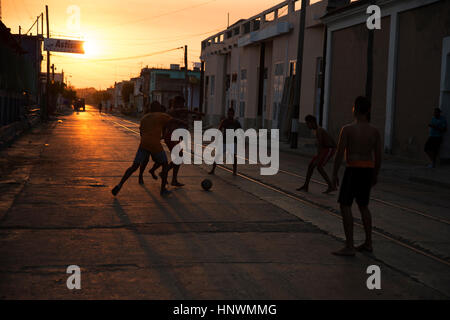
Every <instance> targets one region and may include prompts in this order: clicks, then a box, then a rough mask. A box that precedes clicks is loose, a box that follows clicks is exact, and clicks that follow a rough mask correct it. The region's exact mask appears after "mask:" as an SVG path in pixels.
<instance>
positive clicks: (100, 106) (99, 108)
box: [98, 102, 102, 113]
mask: <svg viewBox="0 0 450 320" xmlns="http://www.w3.org/2000/svg"><path fill="white" fill-rule="evenodd" d="M98 112H99V113H102V103H101V102H100V103H99V104H98Z"/></svg>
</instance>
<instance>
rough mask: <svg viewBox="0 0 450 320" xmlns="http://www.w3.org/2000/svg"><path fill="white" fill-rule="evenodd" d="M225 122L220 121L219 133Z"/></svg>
mask: <svg viewBox="0 0 450 320" xmlns="http://www.w3.org/2000/svg"><path fill="white" fill-rule="evenodd" d="M223 121H224V120H222V121H220V123H219V131H222V128H223Z"/></svg>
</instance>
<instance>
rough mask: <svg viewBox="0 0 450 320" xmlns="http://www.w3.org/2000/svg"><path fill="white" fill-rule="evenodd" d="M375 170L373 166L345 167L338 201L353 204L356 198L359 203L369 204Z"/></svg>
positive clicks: (347, 204)
mask: <svg viewBox="0 0 450 320" xmlns="http://www.w3.org/2000/svg"><path fill="white" fill-rule="evenodd" d="M374 170H375V169H373V168H357V167H347V168H345V173H344V177H343V178H342V183H341V189H340V191H339V200H338V202H339V203H340V204H342V205H345V206H351V205H352V204H353V199H355V200H356V203H357V204H358V205H360V206H367V205H368V204H369V199H370V190H371V189H372V182H373V175H374Z"/></svg>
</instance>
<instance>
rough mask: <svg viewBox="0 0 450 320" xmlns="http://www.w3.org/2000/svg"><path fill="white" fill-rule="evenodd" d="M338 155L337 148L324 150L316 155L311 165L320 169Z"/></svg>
mask: <svg viewBox="0 0 450 320" xmlns="http://www.w3.org/2000/svg"><path fill="white" fill-rule="evenodd" d="M335 153H336V148H323V149H322V150H320V152H319V153H318V154H316V155H315V156H314V157H313V158H312V160H311V162H310V163H309V164H310V165H313V164H315V165H316V166H318V167H323V166H325V165H326V164H327V162H328V161H329V160H330V159H331V158H332V157H333V156H334V154H335Z"/></svg>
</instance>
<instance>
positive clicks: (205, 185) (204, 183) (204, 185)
mask: <svg viewBox="0 0 450 320" xmlns="http://www.w3.org/2000/svg"><path fill="white" fill-rule="evenodd" d="M211 187H212V182H211V180H209V179H205V180H203V181H202V188H203V190H205V191H208V190H209V189H211Z"/></svg>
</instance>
